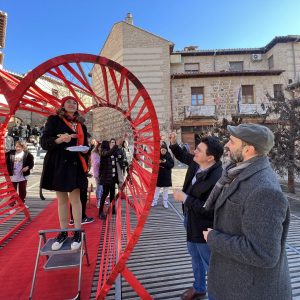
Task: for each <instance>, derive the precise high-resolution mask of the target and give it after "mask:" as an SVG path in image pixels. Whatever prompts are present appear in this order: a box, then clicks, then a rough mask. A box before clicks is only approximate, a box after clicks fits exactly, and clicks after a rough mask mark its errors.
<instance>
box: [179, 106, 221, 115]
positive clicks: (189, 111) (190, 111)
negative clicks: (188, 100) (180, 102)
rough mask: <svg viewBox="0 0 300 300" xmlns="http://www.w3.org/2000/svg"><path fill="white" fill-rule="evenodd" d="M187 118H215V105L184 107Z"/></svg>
mask: <svg viewBox="0 0 300 300" xmlns="http://www.w3.org/2000/svg"><path fill="white" fill-rule="evenodd" d="M184 115H185V117H186V118H192V117H214V116H215V115H216V106H215V105H197V106H196V105H192V106H185V107H184Z"/></svg>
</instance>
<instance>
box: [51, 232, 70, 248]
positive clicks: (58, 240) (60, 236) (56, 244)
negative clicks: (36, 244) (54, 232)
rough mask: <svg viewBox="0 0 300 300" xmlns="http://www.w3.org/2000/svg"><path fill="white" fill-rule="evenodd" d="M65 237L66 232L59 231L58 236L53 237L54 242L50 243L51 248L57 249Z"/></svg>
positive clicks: (66, 235)
mask: <svg viewBox="0 0 300 300" xmlns="http://www.w3.org/2000/svg"><path fill="white" fill-rule="evenodd" d="M67 238H68V233H67V232H60V233H59V234H58V236H57V237H56V238H55V242H54V243H53V244H52V245H51V249H52V250H54V251H55V250H59V249H60V248H61V247H62V245H63V243H64V242H65V241H66V239H67Z"/></svg>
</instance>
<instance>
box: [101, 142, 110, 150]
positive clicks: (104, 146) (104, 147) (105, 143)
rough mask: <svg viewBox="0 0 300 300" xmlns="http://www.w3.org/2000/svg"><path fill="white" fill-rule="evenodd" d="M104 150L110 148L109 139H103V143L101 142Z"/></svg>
mask: <svg viewBox="0 0 300 300" xmlns="http://www.w3.org/2000/svg"><path fill="white" fill-rule="evenodd" d="M102 150H106V151H109V150H110V147H109V141H107V140H104V141H102V143H101V151H102Z"/></svg>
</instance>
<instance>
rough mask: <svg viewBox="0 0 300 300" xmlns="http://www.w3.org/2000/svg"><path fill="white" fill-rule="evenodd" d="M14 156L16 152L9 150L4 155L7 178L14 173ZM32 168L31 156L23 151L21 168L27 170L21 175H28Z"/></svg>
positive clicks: (32, 160) (32, 159)
mask: <svg viewBox="0 0 300 300" xmlns="http://www.w3.org/2000/svg"><path fill="white" fill-rule="evenodd" d="M15 154H16V150H11V151H9V152H6V153H5V158H6V166H7V171H8V174H9V176H12V175H13V172H14V161H15ZM33 166H34V158H33V155H32V154H31V153H30V152H29V151H24V157H23V168H25V167H29V170H28V171H26V172H23V175H24V176H28V175H30V170H31V169H32V168H33Z"/></svg>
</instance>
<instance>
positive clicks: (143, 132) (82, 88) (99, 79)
mask: <svg viewBox="0 0 300 300" xmlns="http://www.w3.org/2000/svg"><path fill="white" fill-rule="evenodd" d="M86 65H88V68H87V69H84V68H85V66H86ZM91 70H92V71H91ZM90 73H91V74H92V79H88V77H89V75H90ZM0 74H1V73H0ZM43 78H51V80H53V82H58V83H63V84H64V87H65V88H66V89H67V93H68V94H70V95H73V96H74V97H75V98H76V99H77V100H78V102H79V109H80V110H81V111H82V112H83V113H86V112H88V111H89V110H91V109H93V108H96V107H109V108H113V109H115V111H117V112H118V113H119V114H121V115H122V116H123V118H124V120H126V121H127V122H128V124H129V125H130V127H131V131H132V138H133V141H134V151H135V153H134V158H133V162H132V164H131V166H130V171H129V174H128V176H127V178H126V180H125V183H124V184H123V185H122V187H121V190H120V192H119V193H118V195H117V196H116V199H118V201H117V202H116V203H117V217H115V216H114V215H112V213H111V211H112V209H111V207H110V210H109V213H108V215H107V219H106V221H105V228H103V243H102V244H101V245H100V247H102V249H101V251H102V252H101V262H100V275H99V281H98V288H97V295H96V298H97V299H104V298H105V296H106V295H107V293H108V291H109V290H110V288H111V286H112V284H113V283H114V281H115V279H116V278H117V276H118V275H120V274H122V275H123V276H124V278H125V279H126V280H127V281H128V282H129V283H130V285H131V286H132V287H133V288H134V289H135V291H136V292H137V294H138V295H139V296H140V297H141V298H143V299H151V296H150V295H149V293H148V292H147V291H146V290H145V289H144V288H143V286H142V285H141V284H140V282H139V281H138V280H137V279H136V278H135V277H134V276H133V274H132V273H131V272H130V271H129V270H128V269H127V267H126V263H127V260H128V258H129V256H130V254H131V253H132V251H133V249H134V247H135V245H136V244H137V242H138V240H139V237H140V235H141V233H142V230H143V227H144V224H145V222H146V220H147V217H148V214H149V211H150V208H151V203H152V199H153V196H154V189H155V186H156V180H157V173H158V167H159V163H158V161H159V148H160V147H159V141H160V134H159V125H158V121H157V117H156V113H155V109H154V106H153V103H152V101H151V99H150V96H149V95H148V93H147V91H146V89H145V88H144V87H143V85H142V84H141V82H140V81H139V80H138V79H137V78H136V77H135V76H134V75H133V74H132V73H131V72H129V71H128V70H127V69H126V68H124V67H123V66H121V65H119V64H118V63H116V62H114V61H111V60H109V59H107V58H105V57H100V56H95V55H90V54H68V55H62V56H58V57H55V58H53V59H50V60H48V61H46V62H44V63H43V64H41V65H39V66H38V67H36V68H35V69H34V70H32V71H31V72H29V73H28V74H27V75H26V76H25V77H24V78H23V79H22V80H21V81H20V82H18V81H17V80H15V79H14V78H13V77H11V75H7V74H5V79H3V78H1V77H0V89H1V91H2V92H3V94H5V97H6V99H7V102H8V105H7V107H5V105H4V106H3V109H2V110H1V106H0V114H3V115H4V121H3V123H2V124H1V123H0V135H1V134H2V140H1V141H2V144H3V134H4V129H5V128H6V125H7V123H8V121H9V118H10V116H12V115H13V114H14V113H15V111H16V110H17V109H23V110H30V111H33V112H36V113H39V114H42V115H47V114H51V113H53V112H55V110H56V109H57V108H58V107H60V105H61V103H60V99H57V98H56V97H55V96H53V95H51V91H49V89H48V90H47V89H43V87H42V86H41V85H40V84H39V83H40V81H41V80H43ZM7 81H9V82H10V83H9V85H8V84H7ZM1 82H2V84H1ZM91 82H92V84H91ZM65 94H66V93H65ZM82 94H84V95H85V96H87V97H90V98H91V99H92V100H93V103H92V104H90V105H86V104H85V103H84V102H83V101H82V97H81V95H82ZM8 108H9V109H8ZM6 111H7V112H6ZM1 126H2V127H1ZM1 129H2V130H1ZM0 146H1V144H0ZM145 146H146V147H147V151H145V149H144V148H143V147H145ZM0 161H2V162H3V161H4V154H3V145H2V147H0ZM141 164H143V165H144V166H145V167H142V166H141ZM146 168H147V169H146ZM3 172H4V173H5V172H6V173H5V174H4V175H5V176H6V180H7V181H8V182H9V176H8V175H7V171H6V169H5V168H4V171H3ZM0 175H1V174H0ZM5 189H6V190H5ZM2 191H3V195H5V194H9V193H11V183H9V185H8V187H7V186H5V185H2V184H1V181H0V197H1V195H2ZM13 197H17V195H16V194H13ZM17 198H18V197H17ZM9 203H11V202H10V200H7V201H6V204H7V205H8V204H9ZM112 205H113V204H112ZM0 209H1V208H0ZM18 211H23V207H21V206H19V210H18ZM24 212H25V214H26V212H27V210H26V209H24ZM5 213H7V211H6V212H5ZM27 213H28V212H27ZM131 218H134V221H135V222H133V223H132V222H131ZM5 220H7V219H5ZM9 235H10V233H9Z"/></svg>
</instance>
